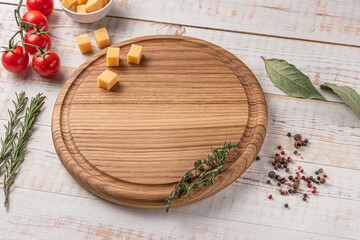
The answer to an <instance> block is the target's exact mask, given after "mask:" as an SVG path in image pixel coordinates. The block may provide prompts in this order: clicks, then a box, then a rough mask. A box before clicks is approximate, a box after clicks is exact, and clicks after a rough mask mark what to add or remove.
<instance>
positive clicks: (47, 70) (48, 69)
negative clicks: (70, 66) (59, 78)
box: [32, 52, 60, 77]
mask: <svg viewBox="0 0 360 240" xmlns="http://www.w3.org/2000/svg"><path fill="white" fill-rule="evenodd" d="M32 66H33V68H34V70H35V71H36V72H37V73H38V74H40V75H41V76H44V77H50V76H52V75H54V74H55V73H57V72H58V71H59V69H60V58H59V56H58V55H57V54H56V53H54V52H48V53H46V54H45V55H44V56H33V59H32Z"/></svg>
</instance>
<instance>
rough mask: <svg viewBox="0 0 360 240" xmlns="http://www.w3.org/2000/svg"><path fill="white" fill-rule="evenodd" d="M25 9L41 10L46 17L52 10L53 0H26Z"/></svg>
mask: <svg viewBox="0 0 360 240" xmlns="http://www.w3.org/2000/svg"><path fill="white" fill-rule="evenodd" d="M26 6H27V9H28V10H29V11H31V10H37V11H39V12H42V13H43V14H44V15H45V16H46V17H47V16H49V15H50V14H51V13H52V11H53V10H54V0H27V2H26Z"/></svg>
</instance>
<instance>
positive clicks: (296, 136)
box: [294, 133, 302, 141]
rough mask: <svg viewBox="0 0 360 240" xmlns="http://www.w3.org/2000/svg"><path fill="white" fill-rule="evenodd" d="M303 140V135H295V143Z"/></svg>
mask: <svg viewBox="0 0 360 240" xmlns="http://www.w3.org/2000/svg"><path fill="white" fill-rule="evenodd" d="M301 139H302V136H301V134H299V133H298V134H295V135H294V140H295V141H300V140H301Z"/></svg>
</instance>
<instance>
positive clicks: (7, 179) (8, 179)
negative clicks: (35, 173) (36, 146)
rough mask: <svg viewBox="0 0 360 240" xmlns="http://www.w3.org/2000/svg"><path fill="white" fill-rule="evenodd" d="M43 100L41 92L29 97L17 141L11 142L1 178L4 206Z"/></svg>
mask: <svg viewBox="0 0 360 240" xmlns="http://www.w3.org/2000/svg"><path fill="white" fill-rule="evenodd" d="M44 100H45V96H43V95H42V93H39V94H37V95H36V96H35V97H34V98H31V102H30V106H29V107H28V108H27V109H26V113H25V118H24V121H23V122H21V123H20V130H19V132H18V134H17V137H16V140H17V141H16V142H15V141H13V143H12V148H11V153H10V156H9V160H8V161H7V163H6V165H5V168H6V171H5V175H4V180H3V188H4V195H5V201H4V206H5V207H6V206H7V204H8V202H9V189H10V187H11V185H12V184H13V183H14V182H15V177H16V175H17V173H18V169H19V167H20V164H21V163H22V162H23V161H24V160H25V151H26V147H27V144H28V140H29V137H30V134H31V127H32V126H33V125H34V123H35V119H36V117H37V116H38V115H39V113H40V109H41V107H42V106H43V104H44Z"/></svg>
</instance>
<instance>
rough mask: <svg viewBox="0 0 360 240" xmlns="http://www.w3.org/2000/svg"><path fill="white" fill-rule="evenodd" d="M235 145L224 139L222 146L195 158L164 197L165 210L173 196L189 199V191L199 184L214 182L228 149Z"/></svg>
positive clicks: (205, 184)
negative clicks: (202, 158) (206, 154)
mask: <svg viewBox="0 0 360 240" xmlns="http://www.w3.org/2000/svg"><path fill="white" fill-rule="evenodd" d="M236 146H237V144H236V143H230V142H229V143H227V142H226V141H225V143H224V145H223V146H222V147H219V148H213V147H212V148H211V154H210V155H208V156H206V158H205V159H204V160H203V161H201V160H196V161H195V162H194V168H192V169H190V170H189V171H187V172H186V173H185V174H184V176H183V177H182V178H181V179H180V181H177V182H176V184H175V186H174V190H173V191H172V192H171V193H170V196H169V197H167V198H166V199H165V203H166V205H167V208H166V212H168V211H169V209H170V207H171V205H172V204H173V203H174V198H175V196H178V197H179V198H181V197H186V196H187V197H189V199H191V196H190V191H191V190H193V189H194V188H196V187H198V186H199V185H200V184H202V185H203V186H204V187H207V186H209V185H210V184H214V182H215V176H216V175H218V174H219V170H220V169H221V168H222V167H223V166H224V164H225V162H224V161H225V158H226V156H227V155H228V154H229V150H231V149H232V148H235V147H236ZM206 165H207V166H209V167H210V168H209V169H207V170H205V166H206ZM198 171H199V172H200V174H199V176H197V179H196V180H195V181H192V179H193V178H194V176H196V175H197V172H198Z"/></svg>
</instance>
